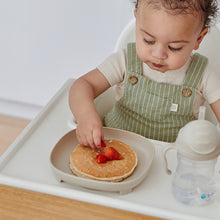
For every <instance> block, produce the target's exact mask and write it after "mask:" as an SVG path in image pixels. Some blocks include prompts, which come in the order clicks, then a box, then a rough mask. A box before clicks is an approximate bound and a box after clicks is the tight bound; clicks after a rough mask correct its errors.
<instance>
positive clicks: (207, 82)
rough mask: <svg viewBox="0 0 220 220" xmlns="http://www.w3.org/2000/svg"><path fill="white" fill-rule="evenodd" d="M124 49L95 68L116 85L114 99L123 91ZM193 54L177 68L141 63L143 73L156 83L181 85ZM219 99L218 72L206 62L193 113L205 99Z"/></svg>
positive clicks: (219, 84) (219, 76) (219, 77)
mask: <svg viewBox="0 0 220 220" xmlns="http://www.w3.org/2000/svg"><path fill="white" fill-rule="evenodd" d="M126 54H127V53H126V50H122V51H119V52H116V53H113V54H112V55H110V56H109V57H108V58H106V59H105V60H104V61H103V62H102V63H101V64H100V65H99V66H98V67H97V68H98V70H99V71H100V72H101V73H102V74H103V75H104V76H105V77H106V79H107V80H108V82H109V83H110V85H111V86H114V85H116V95H117V97H116V99H117V100H119V99H120V98H121V97H122V96H123V93H124V82H125V74H126V60H127V57H126ZM192 58H193V54H192V55H191V56H190V58H189V60H188V61H187V62H186V64H185V65H184V66H182V67H181V68H180V69H177V70H169V71H167V72H164V73H162V72H159V71H156V70H152V69H150V68H149V67H148V65H146V64H145V63H143V68H142V69H143V75H144V76H145V77H147V78H148V79H150V80H153V81H155V82H158V83H166V84H171V85H181V84H182V83H183V81H184V78H185V76H186V73H187V70H188V68H189V66H190V64H191V61H192ZM218 99H220V73H216V72H214V71H213V70H212V68H211V66H210V65H209V64H207V66H206V69H205V71H204V74H203V77H202V79H201V81H200V83H199V85H198V87H197V90H196V97H195V103H194V108H193V113H194V115H195V116H196V117H198V113H199V107H200V106H201V105H203V104H204V102H205V101H206V100H207V102H208V103H209V104H211V103H214V102H215V101H217V100H218Z"/></svg>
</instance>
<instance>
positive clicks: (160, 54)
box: [152, 45, 167, 60]
mask: <svg viewBox="0 0 220 220" xmlns="http://www.w3.org/2000/svg"><path fill="white" fill-rule="evenodd" d="M152 56H153V57H154V58H156V59H160V60H164V59H166V58H167V52H166V50H165V49H164V48H163V46H161V45H157V46H156V45H155V47H154V48H153V50H152Z"/></svg>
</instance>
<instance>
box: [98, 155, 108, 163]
mask: <svg viewBox="0 0 220 220" xmlns="http://www.w3.org/2000/svg"><path fill="white" fill-rule="evenodd" d="M97 163H106V159H105V157H104V156H103V155H101V154H98V155H97Z"/></svg>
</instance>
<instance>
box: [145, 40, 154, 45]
mask: <svg viewBox="0 0 220 220" xmlns="http://www.w3.org/2000/svg"><path fill="white" fill-rule="evenodd" d="M144 42H146V43H147V44H149V45H153V44H154V43H155V41H150V40H146V39H144Z"/></svg>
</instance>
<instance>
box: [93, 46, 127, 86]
mask: <svg viewBox="0 0 220 220" xmlns="http://www.w3.org/2000/svg"><path fill="white" fill-rule="evenodd" d="M97 69H98V70H99V71H100V72H101V73H102V74H103V75H104V76H105V77H106V79H107V80H108V82H109V83H110V85H111V86H113V85H116V84H119V83H121V82H122V81H123V80H124V76H125V71H126V51H125V50H121V51H118V52H116V53H113V54H111V55H110V56H109V57H107V58H106V59H105V60H104V61H103V62H102V63H101V64H100V65H98V66H97Z"/></svg>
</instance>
